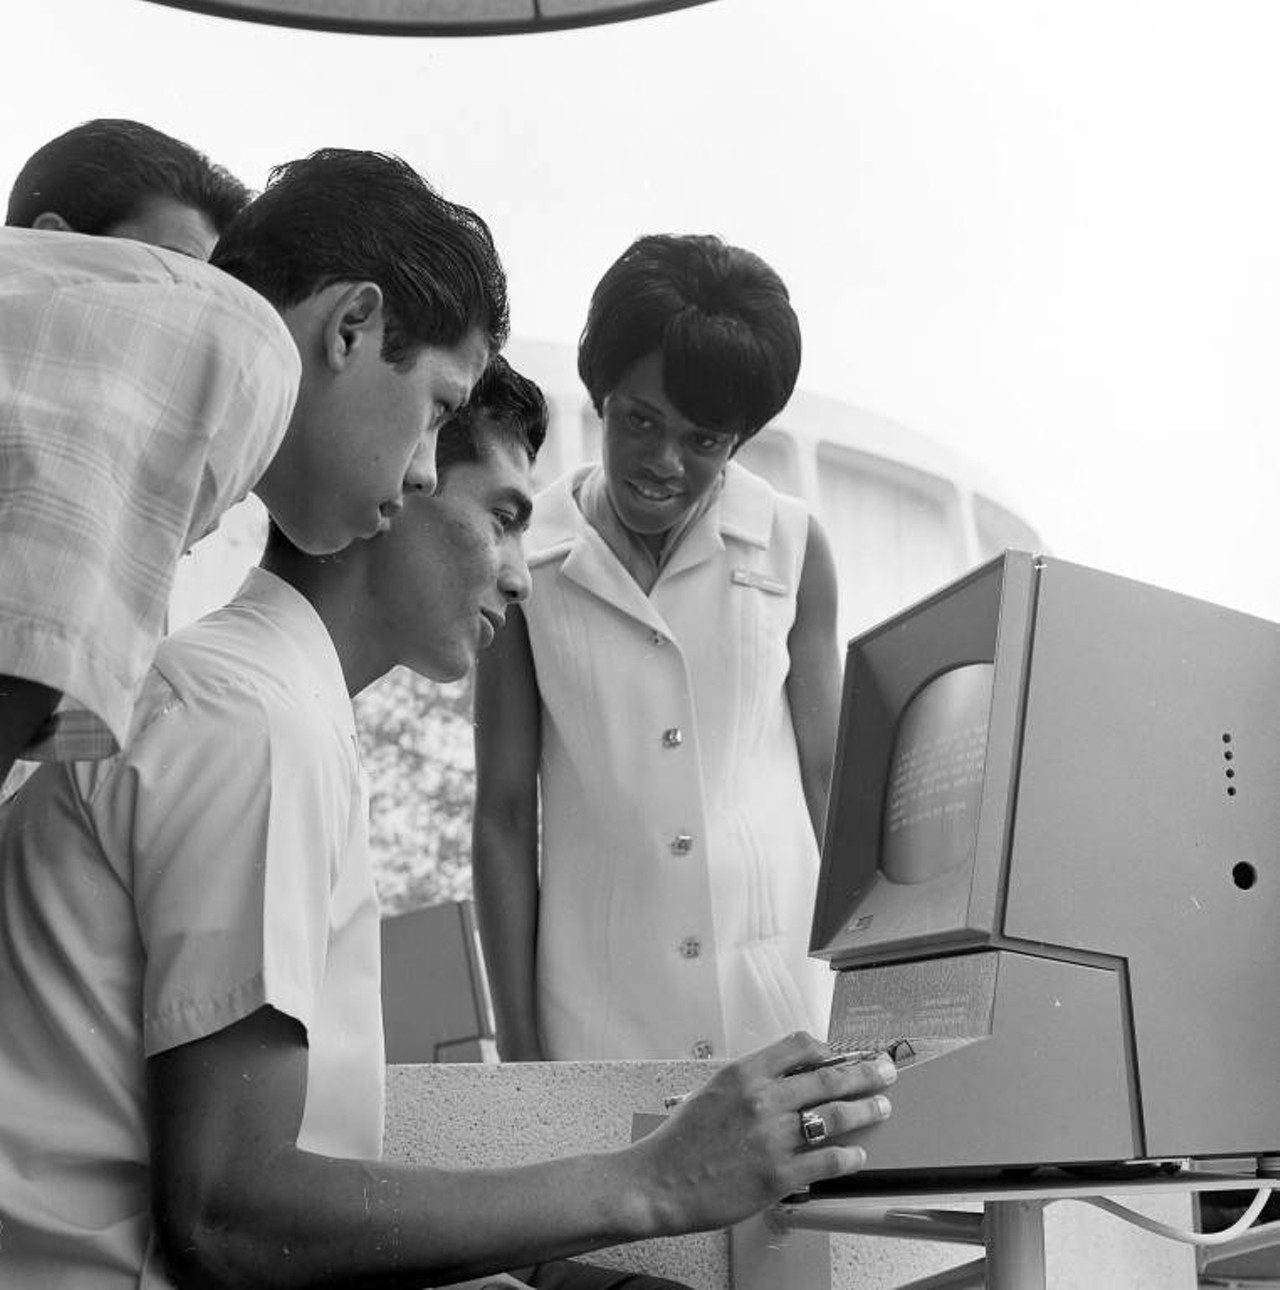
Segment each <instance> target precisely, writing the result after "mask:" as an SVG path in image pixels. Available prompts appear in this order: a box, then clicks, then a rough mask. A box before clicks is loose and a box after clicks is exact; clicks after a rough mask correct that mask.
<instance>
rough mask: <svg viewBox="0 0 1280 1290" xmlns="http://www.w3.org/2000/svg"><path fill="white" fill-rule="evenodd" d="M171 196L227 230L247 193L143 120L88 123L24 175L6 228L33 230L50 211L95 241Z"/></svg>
mask: <svg viewBox="0 0 1280 1290" xmlns="http://www.w3.org/2000/svg"><path fill="white" fill-rule="evenodd" d="M156 197H169V198H172V199H173V200H174V201H176V202H180V203H182V205H184V206H192V207H194V208H195V209H196V210H198V211H200V212H201V213H202V214H203V215H204V216H205V217H206V218H207V219H208V221H209V223H210V224H212V225H213V228H214V231H215V232H218V233H220V232H222V230H223V229H224V228H226V226H227V225H228V224H230V223H231V221H232V219H233V218H234V217H235V216H236V215H237V214H238V213H239V212H240V211H241V210H242V209H243V208H244V207H245V205H246V204H247V203H248V201H249V197H250V193H249V190H248V189H247V188H246V187H245V186H244V185H243V184H242V183H241V182H240V181H239V180H238V179H237V178H236V177H235V176H234V175H233V174H231V172H230V171H228V170H224V169H223V167H221V166H215V165H214V164H213V162H211V161H210V160H209V159H208V157H206V156H205V155H204V153H202V152H197V151H196V150H195V148H193V147H191V145H190V144H186V143H183V142H182V141H181V140H180V139H174V138H172V137H171V136H170V135H167V134H164V133H162V132H161V131H159V130H156V129H153V128H152V127H151V126H149V125H143V124H142V123H141V122H140V121H126V120H119V119H114V118H101V119H98V120H95V121H86V122H85V123H84V124H83V125H77V126H75V127H73V128H72V129H70V130H68V131H67V132H66V133H65V134H60V135H59V136H58V137H57V138H56V139H51V140H50V141H49V142H48V143H46V144H45V145H44V147H42V148H40V149H38V150H37V151H36V152H35V153H34V154H32V156H31V158H30V159H29V160H28V161H27V164H26V165H25V166H23V167H22V169H21V170H20V171H19V172H18V177H17V179H16V180H15V181H14V184H13V190H12V191H11V192H10V194H9V209H8V213H7V214H6V215H5V223H6V224H9V225H12V226H14V227H16V228H31V227H32V226H33V225H34V223H35V221H36V219H37V218H38V217H39V216H40V215H43V214H45V213H46V212H51V213H53V214H55V215H60V216H61V217H62V218H63V219H64V220H66V222H67V223H68V224H69V225H70V226H71V227H72V228H73V229H74V230H75V231H76V232H77V233H89V234H92V235H94V236H97V235H100V234H102V233H105V232H106V231H107V230H108V229H111V228H113V227H115V225H117V224H120V223H122V222H123V221H124V220H127V219H132V218H133V217H134V216H135V215H137V214H138V213H139V211H140V209H141V207H143V206H144V205H145V204H146V203H147V202H148V201H149V200H151V199H153V198H156Z"/></svg>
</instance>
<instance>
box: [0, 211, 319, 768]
mask: <svg viewBox="0 0 1280 1290" xmlns="http://www.w3.org/2000/svg"><path fill="white" fill-rule="evenodd" d="M300 368H301V364H300V360H299V357H298V352H297V348H296V347H295V345H294V343H293V340H292V337H291V336H290V335H289V332H288V330H287V328H286V327H285V325H284V323H283V321H282V320H281V318H280V316H279V315H278V314H277V313H276V311H275V310H274V309H273V308H272V307H271V306H270V305H269V304H268V303H267V302H266V301H265V300H263V299H262V297H260V296H259V295H257V293H256V292H254V291H252V290H250V289H249V288H248V287H246V286H244V285H243V284H242V283H239V282H237V281H235V280H234V279H233V278H231V277H229V276H227V275H226V274H224V273H222V272H221V271H219V270H218V269H214V268H212V267H210V266H209V265H206V264H202V263H200V262H198V261H195V260H190V259H188V258H186V257H184V256H181V255H179V254H177V253H175V252H171V251H165V250H162V249H159V248H156V247H152V246H146V245H143V244H142V243H139V242H133V241H129V240H127V239H123V238H105V237H100V238H93V237H81V236H79V235H77V234H74V233H45V232H37V231H33V230H29V229H9V228H4V229H0V673H7V674H9V675H13V676H19V677H23V678H25V679H27V680H32V681H39V682H41V683H43V684H44V685H48V686H51V687H53V688H54V689H57V690H59V691H61V692H62V694H63V696H64V698H63V702H62V705H61V706H60V708H59V711H58V712H57V713H56V714H55V717H54V720H53V721H52V722H51V723H50V725H49V726H48V727H46V730H45V731H42V732H41V738H40V740H39V742H38V743H37V745H33V747H32V748H31V749H28V750H27V753H26V754H25V755H28V756H33V757H35V756H39V757H42V758H47V759H57V760H70V759H73V758H86V757H98V756H106V755H110V754H111V753H114V752H115V751H116V749H117V748H118V746H119V744H120V743H121V741H122V740H123V738H124V735H125V732H126V730H127V729H128V725H129V719H130V714H131V712H132V709H133V703H134V698H135V696H136V694H137V692H138V688H139V686H140V685H141V682H142V679H143V677H144V676H145V675H146V671H147V667H148V665H149V664H150V662H151V659H152V656H153V654H154V652H155V647H156V643H157V641H158V639H159V637H160V634H161V631H162V630H163V624H164V613H165V608H166V605H167V603H168V599H169V591H170V587H171V584H172V581H173V573H174V567H175V565H176V564H177V561H178V559H179V557H180V556H181V555H182V554H183V552H184V551H186V550H187V549H188V548H189V547H190V546H191V545H192V544H193V543H194V542H196V541H197V540H198V539H199V538H201V537H203V536H204V535H205V534H206V533H208V532H209V531H211V530H212V529H213V528H214V527H216V525H217V522H218V519H219V517H220V516H221V515H222V513H223V512H224V511H225V510H226V509H227V508H228V507H230V506H231V505H233V504H234V503H235V502H238V501H239V500H240V499H241V498H243V497H244V496H245V495H246V494H247V493H248V491H249V489H250V488H251V487H252V486H253V485H254V484H255V483H256V482H257V480H258V478H259V476H260V475H261V474H262V472H263V470H264V469H265V468H266V466H267V464H268V463H269V462H270V460H271V458H272V456H273V455H274V453H275V451H276V448H277V447H278V446H279V443H280V440H281V439H282V437H283V436H284V432H285V429H286V427H287V425H288V421H289V415H290V413H291V411H292V408H293V403H294V399H295V398H296V396H297V389H298V380H299V375H300Z"/></svg>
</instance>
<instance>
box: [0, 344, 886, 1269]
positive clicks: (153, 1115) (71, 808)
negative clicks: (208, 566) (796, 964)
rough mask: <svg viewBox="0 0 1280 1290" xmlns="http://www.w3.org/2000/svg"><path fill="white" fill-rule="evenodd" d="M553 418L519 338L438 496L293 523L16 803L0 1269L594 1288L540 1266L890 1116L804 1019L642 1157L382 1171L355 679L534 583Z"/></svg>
mask: <svg viewBox="0 0 1280 1290" xmlns="http://www.w3.org/2000/svg"><path fill="white" fill-rule="evenodd" d="M544 424H545V408H543V407H542V405H541V397H540V396H539V395H537V394H536V390H533V391H532V392H531V387H529V385H528V383H527V382H522V381H521V380H520V378H516V377H513V376H511V375H510V374H509V373H508V372H507V371H506V370H505V365H503V364H502V363H501V362H500V361H499V362H498V363H497V364H495V366H494V368H493V369H492V370H491V372H490V373H489V374H487V375H486V378H485V380H484V381H483V382H482V383H481V385H480V386H479V387H478V389H477V396H476V403H475V406H474V407H473V408H472V409H470V410H469V411H468V413H466V414H465V415H464V416H463V417H461V418H459V419H458V420H457V421H456V422H455V423H454V424H453V425H451V426H450V427H448V428H447V429H446V431H445V432H444V433H443V434H442V436H441V458H440V462H439V470H440V474H441V481H442V482H441V486H440V489H439V491H438V493H437V494H436V495H435V496H434V497H428V496H418V497H412V498H410V499H408V500H407V502H406V506H405V513H404V514H403V515H402V516H401V517H400V518H399V519H398V521H397V523H396V524H395V525H394V526H393V527H392V528H391V530H390V531H389V532H387V533H383V534H381V535H379V536H377V537H375V538H373V539H372V540H370V541H368V542H360V543H356V544H354V545H353V546H352V547H350V548H348V549H347V550H346V551H344V552H342V553H341V554H338V555H335V556H331V557H327V558H316V557H311V556H307V555H304V554H303V553H301V552H300V551H298V550H297V549H296V548H295V547H292V546H291V545H290V544H289V543H287V542H286V541H283V540H281V539H280V538H279V536H278V535H277V536H276V537H275V538H274V539H273V541H272V542H271V543H270V544H269V546H268V550H267V552H266V555H265V556H264V559H263V563H262V567H261V568H259V569H257V570H255V571H254V572H253V573H252V574H251V575H250V578H249V579H248V581H247V582H246V584H245V586H244V587H243V588H242V590H241V592H240V593H239V595H238V596H237V597H236V599H235V600H233V601H232V603H231V604H230V605H228V606H227V607H226V608H225V609H223V610H219V611H217V612H216V613H214V614H211V615H209V616H208V617H206V618H205V619H203V620H201V622H199V623H197V624H195V625H193V626H192V627H189V628H187V629H185V630H183V631H181V632H178V633H176V634H175V635H174V636H173V637H171V638H169V639H168V640H167V641H166V642H165V643H164V644H163V645H162V646H161V648H160V651H159V653H158V656H157V659H156V663H155V665H154V667H153V668H152V670H151V673H150V675H149V677H148V679H147V684H146V686H145V688H144V691H143V694H142V696H141V698H140V701H139V705H138V710H137V713H136V715H135V719H134V724H133V728H132V730H131V733H130V737H129V740H128V743H127V744H126V747H125V748H124V750H123V751H122V752H121V753H120V754H119V755H118V756H117V757H115V758H113V759H110V760H106V761H97V762H91V763H80V764H76V765H71V766H64V767H45V768H43V769H42V770H41V771H40V772H39V773H38V774H37V775H36V776H35V777H34V778H33V779H32V780H31V781H30V782H29V783H28V784H27V785H25V786H24V788H23V789H22V790H21V792H20V793H19V794H18V795H17V796H16V797H15V798H14V799H13V800H12V801H11V803H10V804H9V806H8V808H7V809H8V814H7V817H6V816H0V884H2V887H3V901H2V902H0V915H2V918H3V921H2V922H0V1087H3V1088H4V1089H5V1091H6V1095H5V1098H4V1100H3V1102H0V1224H3V1231H4V1242H3V1246H0V1281H3V1283H4V1284H5V1285H6V1286H16V1287H27V1286H37V1285H49V1284H57V1285H59V1286H61V1287H71V1288H72V1290H76V1288H77V1287H82V1286H83V1287H90V1286H92V1287H93V1290H104V1288H105V1290H110V1287H112V1286H116V1285H118V1286H120V1287H124V1286H130V1287H133V1286H138V1285H142V1286H146V1287H167V1286H172V1285H175V1284H181V1285H201V1286H233V1285H243V1284H260V1285H271V1286H290V1285H319V1284H330V1283H339V1284H354V1283H364V1282H368V1283H370V1284H374V1283H376V1284H378V1285H388V1286H390V1285H403V1286H413V1287H417V1286H422V1285H426V1284H432V1285H436V1284H441V1283H443V1282H449V1281H456V1280H459V1279H462V1278H465V1277H473V1276H477V1275H480V1274H484V1273H488V1272H491V1271H494V1270H497V1269H503V1268H506V1269H510V1268H513V1267H514V1268H519V1269H522V1274H523V1272H524V1271H527V1274H528V1276H529V1278H530V1282H531V1283H532V1284H534V1285H539V1284H548V1285H550V1284H567V1285H573V1284H574V1280H573V1277H574V1276H575V1275H577V1273H576V1272H575V1270H573V1269H570V1270H569V1271H568V1272H567V1273H566V1272H565V1271H564V1269H563V1268H562V1267H557V1268H555V1269H554V1270H552V1271H550V1272H549V1273H548V1274H547V1275H548V1278H549V1279H548V1280H547V1281H546V1282H543V1281H541V1277H542V1275H543V1274H542V1272H541V1271H539V1268H541V1267H542V1266H544V1265H546V1264H547V1263H548V1262H549V1261H553V1260H560V1259H564V1258H566V1257H568V1256H571V1255H574V1254H577V1253H581V1252H584V1251H587V1250H590V1249H592V1248H595V1247H598V1246H602V1245H615V1244H619V1243H621V1242H624V1241H628V1240H632V1239H637V1238H641V1237H648V1236H655V1235H671V1234H675V1233H679V1232H686V1231H692V1230H696V1229H705V1228H715V1227H721V1226H725V1225H727V1224H730V1223H733V1222H736V1221H738V1220H740V1219H742V1218H745V1217H746V1216H747V1215H749V1214H750V1213H752V1212H754V1211H756V1210H758V1209H760V1208H761V1207H763V1206H764V1205H766V1204H768V1203H770V1202H772V1201H774V1200H776V1199H778V1198H779V1197H781V1196H782V1195H784V1194H786V1193H788V1192H792V1191H795V1190H797V1189H799V1188H801V1187H803V1186H805V1185H807V1184H809V1183H811V1182H814V1181H816V1180H818V1179H820V1178H826V1177H831V1176H834V1175H837V1174H842V1173H847V1172H850V1171H853V1170H856V1169H858V1168H860V1167H861V1165H862V1164H863V1163H864V1162H865V1152H864V1150H863V1149H862V1148H861V1147H859V1146H856V1145H854V1143H853V1142H852V1141H851V1140H850V1138H849V1136H848V1135H850V1134H856V1131H857V1130H858V1129H859V1128H861V1127H863V1126H865V1125H868V1124H870V1123H873V1122H875V1121H877V1120H879V1119H882V1118H883V1117H884V1116H885V1115H886V1114H888V1104H887V1102H886V1101H885V1100H884V1099H883V1098H882V1097H879V1096H876V1094H877V1090H879V1089H881V1088H883V1087H884V1086H885V1085H886V1084H887V1083H888V1082H889V1081H890V1079H891V1074H890V1071H891V1069H892V1068H891V1066H887V1067H886V1066H884V1065H883V1064H881V1065H874V1066H872V1065H868V1066H862V1067H840V1066H831V1067H827V1068H825V1069H816V1070H813V1069H805V1070H803V1071H802V1072H801V1073H795V1072H796V1071H797V1068H807V1067H811V1066H813V1064H814V1063H816V1062H818V1061H820V1060H821V1059H822V1058H823V1057H825V1056H826V1055H827V1053H828V1050H827V1048H826V1046H825V1045H823V1044H820V1043H819V1042H818V1041H817V1040H814V1039H812V1038H810V1037H807V1036H799V1035H797V1036H792V1037H790V1038H788V1039H785V1040H783V1041H781V1042H780V1043H777V1044H774V1045H772V1046H771V1047H770V1048H768V1049H765V1050H764V1051H763V1052H761V1053H758V1054H755V1055H753V1056H751V1057H748V1058H745V1059H743V1060H742V1061H740V1062H737V1063H735V1064H733V1065H731V1066H729V1067H726V1068H724V1069H723V1070H721V1071H719V1072H718V1073H717V1074H715V1075H714V1076H713V1077H712V1078H711V1080H710V1081H709V1082H708V1084H707V1086H706V1087H705V1089H704V1090H703V1091H701V1092H699V1093H697V1094H695V1095H694V1096H693V1097H692V1098H690V1099H689V1100H688V1101H687V1102H685V1103H684V1104H682V1105H681V1106H680V1107H679V1108H677V1109H676V1110H675V1111H674V1113H673V1115H672V1117H671V1119H670V1120H669V1121H668V1123H667V1124H666V1125H665V1126H664V1127H663V1128H661V1129H660V1130H658V1131H657V1132H656V1133H654V1134H653V1135H651V1136H650V1137H648V1138H646V1139H644V1140H642V1141H641V1142H639V1143H637V1144H635V1145H633V1146H631V1147H629V1148H626V1149H624V1150H620V1151H616V1152H611V1153H603V1154H595V1155H590V1156H579V1157H573V1158H568V1159H561V1160H556V1161H550V1162H546V1163H543V1164H537V1165H532V1166H527V1167H522V1168H517V1169H502V1170H467V1171H453V1170H442V1169H435V1168H428V1167H417V1166H406V1165H401V1164H385V1163H381V1162H380V1161H379V1160H378V1152H379V1148H380V1140H381V1115H382V1051H381V1024H380V1014H379V1004H378V908H377V900H376V894H375V892H374V888H373V881H372V875H371V873H370V870H369V864H368V858H367V854H366V850H365V843H366V825H365V803H364V800H363V795H362V791H361V787H360V775H359V766H358V759H357V752H356V743H355V731H354V727H353V724H352V716H351V708H350V703H349V700H348V695H349V694H354V693H355V692H357V691H358V690H360V689H361V688H363V687H364V686H365V685H367V684H369V683H370V682H372V681H373V680H375V679H376V678H377V677H379V676H381V675H382V674H383V673H384V672H386V671H387V670H388V669H389V668H390V667H392V666H393V665H395V664H397V663H402V664H406V665H408V666H410V667H412V668H414V669H416V670H418V671H420V672H423V673H425V674H426V675H429V676H433V677H437V678H439V679H449V678H454V677H457V676H460V675H462V674H463V673H464V672H465V671H466V670H467V669H468V668H469V667H470V666H471V665H472V663H473V662H474V660H475V656H476V654H477V652H478V651H479V650H480V649H483V648H484V647H485V646H487V645H488V644H489V643H490V641H491V640H492V638H493V634H494V630H495V628H496V626H497V625H498V624H499V623H500V622H501V620H502V618H503V617H504V616H505V613H506V611H507V609H508V608H509V607H510V606H512V605H514V604H517V603H519V602H520V601H521V600H522V599H523V598H524V597H525V596H526V595H527V594H528V589H529V572H528V568H527V566H526V564H525V561H524V554H523V548H522V540H523V534H524V531H525V527H526V525H527V523H528V518H529V513H530V509H531V501H530V494H531V483H530V477H531V459H532V455H533V452H534V451H536V447H537V443H538V442H539V441H540V438H541V427H542V425H544ZM802 1113H805V1114H807V1115H809V1116H810V1127H808V1128H806V1125H805V1124H804V1122H803V1121H802V1118H801V1116H802ZM814 1116H816V1117H817V1120H816V1121H814V1120H813V1118H812V1117H814ZM814 1123H819V1124H820V1125H821V1133H815V1130H814V1128H813V1127H812V1126H813V1124H814ZM526 1265H532V1270H530V1269H528V1268H526ZM583 1275H584V1276H586V1277H587V1278H588V1279H590V1278H591V1277H592V1276H593V1275H594V1273H593V1271H592V1270H589V1269H588V1270H587V1271H586V1272H585V1273H583ZM565 1277H567V1278H568V1280H565V1279H564V1278H565ZM551 1278H560V1280H558V1281H556V1280H553V1279H551ZM596 1284H599V1283H596Z"/></svg>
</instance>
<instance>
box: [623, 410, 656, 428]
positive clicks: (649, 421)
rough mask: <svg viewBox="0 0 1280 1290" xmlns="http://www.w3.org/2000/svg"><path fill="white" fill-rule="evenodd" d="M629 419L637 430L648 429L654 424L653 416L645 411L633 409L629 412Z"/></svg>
mask: <svg viewBox="0 0 1280 1290" xmlns="http://www.w3.org/2000/svg"><path fill="white" fill-rule="evenodd" d="M627 421H628V422H629V423H630V424H631V426H632V427H633V428H634V429H636V430H648V429H649V427H650V426H652V425H653V418H652V417H647V416H645V414H644V413H643V412H636V411H634V410H632V411H631V412H628V413H627Z"/></svg>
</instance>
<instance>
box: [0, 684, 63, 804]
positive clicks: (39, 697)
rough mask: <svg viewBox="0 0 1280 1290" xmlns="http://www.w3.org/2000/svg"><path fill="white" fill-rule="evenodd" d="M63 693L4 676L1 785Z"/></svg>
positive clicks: (0, 720) (0, 712) (0, 704)
mask: <svg viewBox="0 0 1280 1290" xmlns="http://www.w3.org/2000/svg"><path fill="white" fill-rule="evenodd" d="M60 697H61V696H60V695H59V694H58V691H57V690H51V689H50V688H49V687H48V686H47V685H41V684H40V683H39V682H38V681H24V680H23V679H22V678H21V677H18V676H4V675H0V784H3V783H4V778H5V776H6V775H7V774H8V773H9V772H10V770H12V769H13V763H14V762H15V761H17V760H18V758H19V756H21V754H22V750H23V749H24V748H26V746H27V745H28V744H29V743H30V742H31V740H32V737H33V736H34V735H35V733H36V731H37V730H39V729H40V727H41V726H42V725H44V723H45V722H46V721H47V720H48V719H49V716H50V714H51V713H52V712H53V710H54V708H56V707H57V706H58V699H59V698H60Z"/></svg>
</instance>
